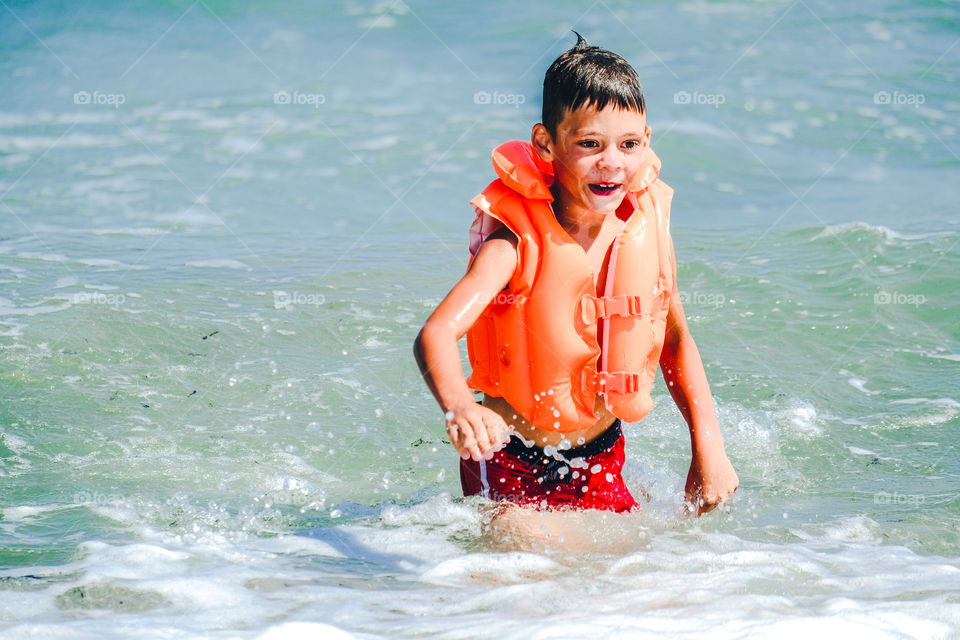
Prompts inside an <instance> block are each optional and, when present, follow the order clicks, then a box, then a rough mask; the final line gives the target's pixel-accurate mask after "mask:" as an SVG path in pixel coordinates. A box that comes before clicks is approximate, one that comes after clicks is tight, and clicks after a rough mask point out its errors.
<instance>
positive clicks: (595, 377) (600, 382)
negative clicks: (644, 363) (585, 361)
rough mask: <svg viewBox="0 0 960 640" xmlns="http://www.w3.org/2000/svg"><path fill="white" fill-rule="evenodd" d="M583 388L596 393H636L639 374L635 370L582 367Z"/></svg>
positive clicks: (638, 385)
mask: <svg viewBox="0 0 960 640" xmlns="http://www.w3.org/2000/svg"><path fill="white" fill-rule="evenodd" d="M581 384H582V385H583V388H584V389H585V390H586V391H587V392H588V393H590V394H591V396H592V395H596V394H597V393H605V392H606V393H636V392H637V391H639V390H640V374H639V373H638V372H636V371H597V370H596V369H594V368H593V367H584V368H583V373H582V374H581Z"/></svg>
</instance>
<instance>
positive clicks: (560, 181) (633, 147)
mask: <svg viewBox="0 0 960 640" xmlns="http://www.w3.org/2000/svg"><path fill="white" fill-rule="evenodd" d="M533 138H534V147H535V148H536V149H537V151H538V153H539V154H540V156H541V157H542V158H543V159H544V160H546V161H548V162H553V166H554V170H555V172H556V179H555V182H554V187H553V191H554V193H555V195H556V196H557V199H558V204H560V205H561V206H563V207H576V208H586V209H589V210H592V211H595V212H597V213H611V212H614V211H616V209H617V207H619V206H620V203H621V202H622V201H623V198H624V196H625V195H626V194H627V188H628V187H629V186H630V184H631V183H632V182H633V179H634V177H635V176H636V175H637V172H638V171H640V166H641V164H642V163H643V158H644V156H645V155H646V150H647V147H648V146H649V144H650V129H649V128H648V127H647V118H646V116H645V115H644V114H642V113H639V112H637V111H633V110H630V109H620V108H619V107H616V106H611V105H607V106H606V107H605V108H604V109H603V110H602V111H597V110H596V109H595V108H594V107H592V106H586V107H581V108H580V109H577V110H576V111H568V112H567V114H566V115H565V116H564V118H563V120H562V121H561V122H560V124H559V125H558V126H557V132H556V136H555V137H551V136H550V134H549V133H548V132H547V130H546V128H545V127H544V126H543V125H537V126H535V127H534V129H533Z"/></svg>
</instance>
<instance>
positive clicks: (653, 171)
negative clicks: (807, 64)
mask: <svg viewBox="0 0 960 640" xmlns="http://www.w3.org/2000/svg"><path fill="white" fill-rule="evenodd" d="M493 166H494V169H495V170H496V172H497V175H498V176H499V179H497V180H494V181H493V182H492V183H490V185H489V186H488V187H487V188H486V189H485V190H484V191H483V192H482V193H481V194H480V195H478V196H477V197H476V198H474V199H473V200H471V204H472V205H473V206H474V207H475V208H476V210H477V217H476V220H475V221H474V223H473V225H472V226H471V229H470V236H471V242H470V253H471V260H472V257H473V256H474V255H476V252H477V251H478V250H479V248H480V244H481V243H482V242H483V241H484V240H485V239H486V238H487V236H489V235H490V234H491V233H493V231H495V230H496V229H498V228H499V227H500V226H501V225H506V226H507V227H508V228H509V229H510V230H511V231H512V232H513V233H514V234H516V236H517V238H518V239H519V242H518V245H517V269H516V271H515V272H514V275H513V277H512V279H511V280H510V283H509V284H508V286H507V288H506V289H504V290H503V291H502V292H501V293H500V294H499V295H497V296H496V298H495V299H494V300H492V301H491V302H490V304H489V305H488V306H487V308H486V309H485V310H484V311H483V313H482V315H481V316H480V318H478V320H477V321H476V322H475V323H474V325H473V326H472V327H471V328H470V330H469V331H468V332H467V349H468V352H469V357H470V365H471V367H472V369H473V372H472V374H471V375H470V377H469V378H468V379H467V383H468V385H469V386H470V387H471V388H472V389H477V390H479V391H483V392H484V393H487V394H489V395H491V396H498V397H502V398H504V399H505V400H506V401H507V402H509V403H510V405H511V406H513V407H514V408H515V409H517V411H519V412H520V413H521V414H522V415H523V417H524V418H526V419H527V420H529V421H530V423H531V424H532V425H533V426H535V427H537V428H539V429H545V430H548V431H561V432H569V431H577V430H580V429H586V428H589V427H592V426H593V425H594V424H595V423H596V416H595V414H594V406H595V405H594V402H595V399H596V396H597V394H602V396H603V398H604V401H605V403H606V406H607V407H608V408H609V409H610V411H611V412H612V413H613V414H614V415H615V416H617V417H618V418H621V419H622V420H626V421H628V422H635V421H637V420H640V419H642V418H643V417H644V416H645V415H647V413H649V412H650V410H651V409H652V408H653V400H652V399H651V398H650V390H651V387H652V386H653V379H654V376H655V375H656V372H657V365H658V362H659V359H660V351H661V349H662V348H663V340H664V330H665V328H666V318H667V310H668V307H669V304H670V296H671V294H672V291H673V288H674V282H675V281H674V274H675V268H676V267H675V263H674V259H673V243H672V240H671V239H670V229H669V220H670V201H671V199H672V197H673V190H672V189H671V188H670V187H669V186H667V185H666V184H664V183H663V182H661V181H660V180H658V179H657V176H658V174H659V170H660V161H659V159H658V158H657V157H656V155H655V154H654V153H653V150H652V149H649V148H648V149H647V150H646V155H645V159H644V165H643V167H641V169H640V171H639V172H638V174H637V177H636V178H635V179H634V182H633V184H631V185H630V186H629V188H628V189H627V195H626V196H625V197H624V200H623V203H622V204H621V205H620V207H619V209H618V210H617V215H618V216H619V217H621V218H622V219H624V220H625V221H626V222H625V225H624V228H623V231H621V233H620V234H619V235H618V236H617V238H616V239H615V240H614V241H613V244H612V246H611V250H610V254H609V258H608V261H607V266H606V273H605V274H602V275H604V276H605V277H604V278H601V279H598V282H603V283H604V291H603V295H602V296H599V297H598V296H597V295H596V293H597V291H596V286H595V285H594V273H593V269H592V267H591V266H590V264H589V262H588V260H587V256H586V253H585V252H584V250H583V248H582V247H581V246H580V245H579V244H578V243H577V242H576V241H575V240H573V239H572V238H571V237H570V236H569V234H567V232H566V231H565V230H564V229H563V228H562V227H561V226H560V223H559V222H558V221H557V219H556V217H555V216H554V213H553V209H552V207H551V206H550V202H551V201H552V200H553V196H552V195H551V193H550V189H549V186H548V185H549V184H551V183H552V181H553V166H552V165H551V164H549V163H545V162H543V161H542V160H541V159H540V157H539V156H538V155H537V154H536V153H535V152H534V150H533V147H532V145H531V144H530V143H528V142H521V141H511V142H507V143H504V144H502V145H500V146H499V147H497V148H496V149H495V150H494V152H493ZM611 276H612V277H611Z"/></svg>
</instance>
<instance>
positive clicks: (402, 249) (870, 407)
mask: <svg viewBox="0 0 960 640" xmlns="http://www.w3.org/2000/svg"><path fill="white" fill-rule="evenodd" d="M858 6H859V8H857V9H854V8H852V7H843V8H837V7H830V6H825V5H822V4H815V3H806V2H796V3H789V2H773V3H751V2H724V3H667V2H657V3H643V4H641V5H639V6H637V4H636V3H627V2H598V3H594V4H593V5H590V4H589V3H585V4H581V3H572V2H571V3H546V2H530V3H522V4H519V3H518V4H513V3H502V2H494V3H485V4H476V5H474V6H469V7H467V6H460V5H450V4H444V3H439V2H433V3H419V2H411V3H408V4H406V5H404V4H401V3H391V2H346V3H340V2H330V3H319V4H312V3H305V2H303V3H295V2H283V3H279V4H275V5H271V6H269V7H261V6H246V5H242V4H239V3H226V2H211V1H207V0H204V1H201V2H196V3H189V2H168V3H159V2H154V3H147V2H143V3H126V4H123V5H114V4H110V3H60V4H57V3H40V4H37V3H20V2H10V3H6V4H5V5H4V7H2V8H0V52H2V54H0V73H2V77H3V79H4V89H5V90H4V91H3V92H0V353H2V355H0V378H2V383H0V488H2V489H0V632H2V635H3V637H4V638H8V637H9V638H22V637H37V636H40V637H70V638H103V637H142V638H161V637H164V638H166V637H210V638H260V637H263V638H270V637H283V638H296V637H338V636H337V630H339V632H340V633H341V635H342V636H343V637H349V636H353V637H357V638H380V637H384V638H386V637H390V638H392V637H430V638H460V637H490V638H493V637H508V638H521V637H522V638H554V637H569V636H573V635H587V634H590V635H592V636H594V637H671V638H686V637H690V638H693V637H705V636H707V635H708V634H709V637H718V638H724V637H730V638H745V637H772V636H774V635H777V636H786V637H795V636H799V635H801V634H804V635H809V634H819V635H821V636H824V637H837V636H839V635H841V634H846V633H850V634H856V636H857V637H871V638H948V637H954V636H956V635H957V634H958V633H960V554H958V552H957V549H958V546H960V529H958V525H960V501H958V495H960V456H958V446H960V439H958V436H957V433H958V427H960V396H958V394H957V381H958V375H957V367H958V362H960V328H958V324H957V320H956V318H957V317H958V315H960V303H958V298H957V288H958V287H957V284H958V278H957V275H956V274H957V273H958V270H960V251H958V242H960V216H958V212H957V204H956V203H957V202H958V201H960V198H958V197H960V187H958V183H957V179H956V178H957V175H958V168H960V157H958V154H960V137H958V135H957V114H958V112H960V92H958V90H957V88H956V87H957V79H958V78H957V76H958V72H960V12H958V10H957V8H956V7H955V6H953V5H949V4H940V3H920V2H913V3H872V4H865V5H858ZM571 27H573V28H576V29H577V30H578V31H580V32H581V33H583V34H584V35H585V36H587V37H588V38H589V39H590V40H591V41H593V42H595V43H597V44H601V45H603V46H606V47H609V48H611V49H613V50H615V51H618V52H620V53H621V54H623V55H624V56H625V57H627V58H628V59H629V60H630V61H631V62H632V63H633V64H634V65H635V66H636V68H637V69H638V72H639V73H640V76H641V78H642V79H643V81H644V85H645V89H646V92H647V97H648V101H649V121H650V124H651V126H652V128H653V131H654V134H653V144H654V147H655V149H656V150H657V153H658V154H659V155H660V157H661V158H662V159H663V162H664V170H663V177H664V179H665V180H666V181H667V182H668V183H670V184H671V185H672V186H673V187H674V188H675V189H676V191H677V195H676V198H675V201H674V208H673V219H672V229H673V235H674V238H675V243H676V247H677V253H678V257H679V262H680V267H679V283H680V287H681V289H682V290H683V297H684V303H685V307H686V311H687V314H688V318H689V321H690V325H691V328H692V331H693V332H694V336H695V338H696V340H697V343H698V346H699V349H700V352H701V354H702V356H703V359H704V362H705V365H706V367H707V374H708V377H709V379H710V381H711V387H712V390H713V393H714V396H715V400H716V403H717V406H718V412H719V417H720V420H721V424H722V427H723V431H724V436H725V439H726V441H727V449H728V453H729V455H730V458H731V460H732V462H733V463H734V466H735V467H736V468H737V470H738V472H739V475H740V478H741V482H742V486H741V489H740V491H739V492H738V494H737V496H736V498H735V499H734V500H733V501H732V503H731V504H729V506H728V508H726V509H724V510H723V511H718V512H715V513H712V514H710V515H708V516H705V517H703V518H700V519H697V520H691V519H686V518H684V517H682V516H681V515H680V512H681V510H680V498H681V494H682V487H683V481H684V478H685V475H686V470H687V465H688V464H689V444H688V440H687V437H686V434H685V431H686V428H685V426H684V425H683V423H682V419H681V418H680V415H679V413H678V412H677V410H676V408H675V406H674V405H673V404H672V402H671V400H670V397H669V395H668V394H667V392H666V390H665V388H664V386H663V384H662V381H659V380H658V382H657V386H656V387H655V399H656V400H657V407H656V409H655V410H654V412H653V413H652V414H651V415H650V416H648V418H646V419H645V420H644V421H643V422H642V423H638V424H632V425H627V426H626V433H627V454H628V464H627V467H626V478H627V482H628V485H630V486H631V487H633V488H635V489H638V488H639V487H640V486H641V485H643V486H646V487H647V489H648V490H649V492H650V493H651V495H652V502H651V503H650V505H649V507H648V509H647V510H646V511H645V512H643V513H640V514H633V515H630V516H625V517H620V518H618V519H616V520H615V521H611V520H609V519H603V518H600V517H599V516H598V517H596V518H594V517H586V518H584V519H582V520H576V521H572V525H571V526H576V527H580V528H581V529H582V530H583V531H585V532H586V534H587V535H588V536H592V537H595V538H596V541H595V544H594V546H593V547H592V548H591V549H590V550H588V551H586V552H577V553H573V552H568V551H565V550H564V549H563V548H562V546H561V547H559V548H550V549H546V548H540V547H536V545H534V546H532V547H531V546H530V545H526V546H525V545H524V544H523V543H522V542H521V543H518V542H517V541H515V540H514V541H504V540H499V539H495V538H491V537H490V536H488V535H485V534H484V533H483V527H482V520H483V514H484V512H483V505H482V504H480V503H479V502H477V501H475V500H472V499H471V500H463V499H462V498H460V497H459V496H460V493H459V481H458V474H457V458H456V456H455V454H454V453H453V451H452V450H451V449H450V448H449V445H447V444H445V443H444V442H443V441H442V437H443V430H442V417H441V416H440V413H439V410H438V409H437V407H436V405H435V404H434V402H433V400H432V398H431V397H430V396H429V394H428V392H427V390H426V387H425V385H424V384H423V383H422V381H421V380H420V378H419V374H418V372H417V369H416V366H415V364H414V362H413V358H412V355H411V343H412V340H413V337H414V336H415V335H416V332H417V331H418V330H419V328H420V326H421V325H422V323H423V321H424V319H425V318H426V316H427V315H428V314H429V313H430V311H431V310H432V308H433V307H434V306H435V305H436V304H437V302H439V300H440V299H441V297H442V296H443V295H444V294H445V293H446V291H447V290H448V289H449V287H450V286H451V285H452V284H453V282H454V281H455V279H456V278H457V277H458V276H459V274H461V273H462V272H463V269H464V267H465V264H466V229H467V227H468V225H469V223H470V222H471V221H472V217H473V213H472V211H471V210H470V209H469V207H468V206H467V205H466V203H467V201H468V200H469V199H470V198H471V197H472V196H473V195H474V194H475V193H476V192H477V191H479V190H480V189H481V188H482V187H483V186H484V185H485V184H486V183H487V182H488V181H489V180H490V179H491V176H492V171H491V169H490V166H489V151H490V149H491V148H492V147H493V146H494V145H496V144H497V143H499V142H501V141H503V140H506V139H510V138H524V137H526V136H527V135H528V132H529V128H530V126H531V124H532V123H534V122H536V121H537V119H538V116H539V99H540V97H539V89H538V86H539V84H540V82H541V80H542V75H543V72H544V70H545V69H546V67H547V66H548V65H549V63H550V61H551V60H552V59H553V58H554V57H556V55H558V54H559V53H560V52H562V51H563V50H564V49H565V48H566V47H568V46H569V45H570V44H571V43H572V37H571V35H570V34H569V29H570V28H571Z"/></svg>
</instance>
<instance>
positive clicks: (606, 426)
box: [414, 34, 739, 513]
mask: <svg viewBox="0 0 960 640" xmlns="http://www.w3.org/2000/svg"><path fill="white" fill-rule="evenodd" d="M542 119H543V122H541V123H538V124H536V125H534V127H533V131H532V134H531V141H530V143H525V142H519V141H513V142H508V143H505V144H503V145H501V146H500V147H498V148H497V149H496V150H495V151H494V154H493V160H494V168H495V169H496V171H497V174H498V176H499V178H498V179H497V180H495V181H494V182H493V183H491V184H490V186H488V187H487V189H486V190H484V192H483V193H481V194H480V195H479V196H477V197H476V198H474V200H473V201H472V204H473V205H474V207H475V208H476V210H477V218H476V220H475V222H474V224H473V226H472V227H471V247H470V250H471V261H470V266H469V268H468V271H467V273H466V274H465V275H464V276H463V278H461V279H460V281H459V282H458V283H457V284H456V285H455V286H454V287H453V289H452V290H451V291H450V293H449V294H447V296H446V297H445V298H444V299H443V301H441V303H440V304H439V305H438V306H437V308H436V310H435V311H434V312H433V313H432V314H431V316H430V317H429V318H428V319H427V321H426V323H425V324H424V327H423V329H422V330H421V332H420V334H419V335H418V336H417V339H416V342H415V345H414V353H415V355H416V358H417V362H418V364H419V366H420V369H421V372H422V373H423V377H424V379H425V381H426V382H427V385H428V386H429V388H430V390H431V391H432V392H433V395H434V397H435V398H436V400H437V402H438V403H439V404H440V406H441V408H442V409H443V411H444V412H445V417H446V425H447V434H448V435H449V436H450V440H451V442H452V444H453V446H454V447H455V448H456V450H457V451H458V452H459V453H460V457H461V469H460V472H461V483H462V486H463V490H464V495H474V494H482V495H484V496H486V497H489V498H491V499H494V500H506V501H509V502H513V503H518V504H529V505H534V506H537V507H541V508H542V507H575V508H587V509H605V510H611V511H619V512H622V511H629V510H631V509H633V508H634V507H636V506H637V503H636V501H635V500H634V498H633V496H632V495H631V494H630V492H629V490H628V489H627V487H626V485H625V483H624V481H623V478H622V475H621V469H622V467H623V462H624V438H623V434H622V430H621V420H626V421H630V422H636V421H639V420H641V419H642V418H643V417H644V416H645V415H646V414H647V413H648V412H649V411H650V409H651V408H652V406H653V403H652V400H651V399H650V390H651V387H652V384H653V378H654V376H655V374H656V370H657V367H658V365H659V367H660V369H661V371H662V372H663V376H664V379H665V380H666V382H667V385H668V388H669V390H670V393H671V395H672V397H673V399H674V401H675V402H676V404H677V407H678V408H679V409H680V412H681V414H682V415H683V417H684V419H685V420H686V422H687V424H688V426H689V429H690V439H691V449H692V460H691V464H690V469H689V473H688V475H687V481H686V492H685V493H686V499H687V501H688V503H689V504H690V505H692V506H693V508H694V509H695V511H696V512H697V513H703V512H706V511H709V510H710V509H712V508H713V507H715V506H716V505H717V504H718V503H719V502H721V501H722V500H723V499H724V498H725V497H727V496H729V495H730V494H732V493H733V492H734V491H736V489H737V486H738V484H739V480H738V478H737V475H736V473H735V471H734V470H733V467H732V465H731V464H730V461H729V460H728V459H727V455H726V451H725V449H724V445H723V437H722V435H721V433H720V427H719V424H718V421H717V416H716V411H715V409H714V405H713V399H712V397H711V394H710V388H709V385H708V383H707V379H706V374H705V373H704V369H703V364H702V362H701V359H700V355H699V352H698V351H697V347H696V345H695V343H694V341H693V338H692V337H691V335H690V332H689V331H688V328H687V322H686V318H685V316H684V312H683V307H682V306H681V303H680V296H679V291H678V290H677V286H676V262H675V258H674V255H673V242H672V240H671V238H670V233H669V207H670V199H671V197H672V194H673V191H672V190H671V189H670V187H668V186H667V185H666V184H664V183H663V182H662V181H660V180H659V178H658V174H659V169H660V161H659V159H658V158H657V157H656V155H655V154H654V153H653V151H652V150H651V149H650V128H649V127H648V126H647V122H646V105H645V102H644V97H643V90H642V88H641V85H640V81H639V79H638V77H637V75H636V72H635V71H634V70H633V68H632V67H631V66H630V65H629V64H628V63H627V62H626V61H625V60H624V59H623V58H621V57H620V56H618V55H616V54H614V53H611V52H609V51H606V50H604V49H600V48H599V47H594V46H589V45H588V44H587V43H586V41H585V40H584V39H583V38H582V37H580V36H579V34H578V40H577V44H576V45H575V46H574V47H573V48H572V49H570V50H569V51H567V52H565V53H564V54H563V55H561V56H560V57H559V58H557V60H556V61H555V62H554V63H553V64H552V65H551V67H550V69H549V70H548V71H547V74H546V76H545V78H544V89H543V115H542ZM464 335H466V336H467V345H468V351H469V356H470V364H471V366H472V369H473V372H472V374H471V376H470V378H469V380H466V381H465V380H464V378H463V372H462V368H461V362H460V355H459V349H458V348H457V341H458V340H459V339H460V338H461V337H463V336H464ZM471 389H476V390H479V391H482V392H484V397H483V402H482V404H478V403H477V402H476V400H475V399H474V396H473V393H472V392H471Z"/></svg>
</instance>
